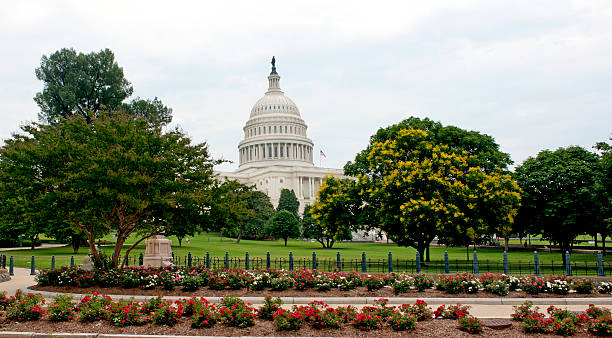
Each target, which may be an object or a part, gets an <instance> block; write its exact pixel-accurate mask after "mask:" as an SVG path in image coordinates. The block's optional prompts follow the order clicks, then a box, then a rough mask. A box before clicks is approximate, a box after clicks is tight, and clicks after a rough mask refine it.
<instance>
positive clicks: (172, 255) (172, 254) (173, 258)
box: [172, 251, 181, 264]
mask: <svg viewBox="0 0 612 338" xmlns="http://www.w3.org/2000/svg"><path fill="white" fill-rule="evenodd" d="M180 263H181V262H179V264H180ZM172 264H174V251H173V252H172Z"/></svg>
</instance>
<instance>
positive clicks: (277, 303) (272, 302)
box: [257, 296, 283, 320]
mask: <svg viewBox="0 0 612 338" xmlns="http://www.w3.org/2000/svg"><path fill="white" fill-rule="evenodd" d="M282 304H283V301H282V300H281V299H280V298H278V297H277V298H272V297H271V296H266V298H265V299H264V304H263V305H262V306H261V307H260V308H259V309H258V310H257V317H258V318H261V319H266V320H273V319H274V313H275V312H276V311H278V310H280V309H281V305H282Z"/></svg>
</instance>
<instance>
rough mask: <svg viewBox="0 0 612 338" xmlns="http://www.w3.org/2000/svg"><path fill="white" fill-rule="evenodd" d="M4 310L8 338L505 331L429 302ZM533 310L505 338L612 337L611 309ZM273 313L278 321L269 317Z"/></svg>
mask: <svg viewBox="0 0 612 338" xmlns="http://www.w3.org/2000/svg"><path fill="white" fill-rule="evenodd" d="M2 304H4V305H6V306H5V309H3V310H0V331H34V332H47V333H49V332H107V333H124V334H125V333H127V334H143V333H148V334H164V335H170V334H182V335H219V334H222V335H230V336H238V335H252V336H279V335H300V336H321V335H324V336H372V335H380V336H384V337H391V336H403V335H406V333H408V334H411V335H428V336H442V335H452V336H461V335H469V334H475V333H480V332H483V333H484V334H485V335H495V334H497V333H498V332H500V331H494V330H491V329H487V328H485V327H484V326H483V325H482V323H481V322H480V320H478V318H475V317H473V316H471V315H470V313H469V308H468V307H466V306H462V305H461V304H455V305H448V306H441V307H440V308H438V310H437V311H435V314H436V316H438V317H439V318H445V319H434V318H433V315H434V311H433V310H432V309H431V308H430V307H428V305H427V303H426V302H425V301H422V300H418V301H417V302H416V303H415V304H403V305H401V306H388V304H387V299H378V300H376V301H375V306H366V307H363V308H362V309H360V310H359V309H356V308H354V307H351V306H345V307H337V308H334V307H330V306H328V305H327V304H325V303H323V302H320V301H314V302H311V303H310V304H308V305H306V306H293V307H292V308H290V309H287V308H280V306H281V305H282V304H281V302H280V300H279V299H273V298H268V299H266V302H265V304H263V305H262V306H261V307H259V308H255V307H253V306H252V305H251V304H248V303H245V302H244V301H242V300H241V299H239V298H236V297H225V298H224V299H222V300H221V302H220V303H219V304H215V305H213V304H210V303H209V302H208V301H206V299H204V298H195V297H191V298H186V299H180V300H176V301H170V300H166V299H163V298H162V297H158V298H154V299H151V300H149V301H146V302H140V303H139V302H134V301H129V300H119V301H117V302H113V301H112V300H110V299H109V298H108V297H107V296H104V295H100V294H92V295H87V296H85V297H83V298H82V299H81V300H80V301H78V302H75V301H72V299H71V298H68V297H66V296H63V295H62V296H58V297H57V298H56V299H55V300H54V301H53V302H52V303H51V305H50V306H49V307H48V308H47V310H46V311H45V310H44V309H42V308H40V307H39V306H38V305H40V304H42V298H41V297H40V296H39V295H33V294H23V293H20V292H19V293H17V294H16V295H15V296H11V297H8V298H6V299H5V301H4V302H2ZM24 304H27V306H24ZM92 308H95V309H98V312H97V315H99V317H96V316H93V317H92V316H91V312H92V311H91V309H92ZM24 309H26V311H27V310H28V309H29V311H31V312H34V313H35V315H34V316H32V317H28V318H26V317H23V316H17V317H14V316H12V315H9V314H13V313H18V312H20V311H23V310H24ZM32 309H34V310H32ZM53 309H54V310H53ZM533 310H534V309H533V308H532V306H531V305H530V304H525V305H524V306H521V307H517V311H520V312H521V313H522V314H525V315H524V316H516V318H521V320H522V323H520V324H519V323H517V322H515V324H514V325H513V327H512V328H511V329H509V330H505V331H503V332H502V333H503V335H504V336H518V335H520V334H521V333H531V332H534V333H556V334H559V335H573V334H576V333H579V334H587V333H590V334H596V335H610V334H611V332H610V326H611V324H612V318H611V317H610V310H608V309H606V308H600V307H595V306H592V305H591V306H589V308H588V309H587V311H586V312H585V313H584V314H582V315H575V314H573V313H571V312H568V311H566V310H564V309H561V308H556V307H549V308H548V310H547V312H548V314H549V317H545V316H544V315H543V314H539V315H535V312H533ZM272 311H274V313H273V315H272V317H271V318H270V317H269V316H268V315H267V314H269V313H270V312H272ZM264 313H265V315H262V314H264ZM58 314H61V315H58ZM264 318H267V319H264ZM92 321H93V322H92ZM521 330H522V331H521Z"/></svg>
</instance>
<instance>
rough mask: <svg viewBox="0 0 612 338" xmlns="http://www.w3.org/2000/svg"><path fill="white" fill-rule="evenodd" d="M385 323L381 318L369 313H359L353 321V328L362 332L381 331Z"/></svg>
mask: <svg viewBox="0 0 612 338" xmlns="http://www.w3.org/2000/svg"><path fill="white" fill-rule="evenodd" d="M382 324H383V321H382V319H381V318H380V316H377V315H372V314H369V313H358V314H357V316H356V317H355V319H354V320H353V326H355V327H356V328H358V329H359V330H361V331H370V330H376V329H380V328H381V327H382Z"/></svg>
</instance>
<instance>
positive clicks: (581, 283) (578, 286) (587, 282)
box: [572, 278, 595, 294]
mask: <svg viewBox="0 0 612 338" xmlns="http://www.w3.org/2000/svg"><path fill="white" fill-rule="evenodd" d="M572 287H573V288H574V290H576V292H578V293H580V294H588V293H593V291H595V282H594V281H593V280H592V279H591V278H584V279H575V280H574V281H573V282H572Z"/></svg>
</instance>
